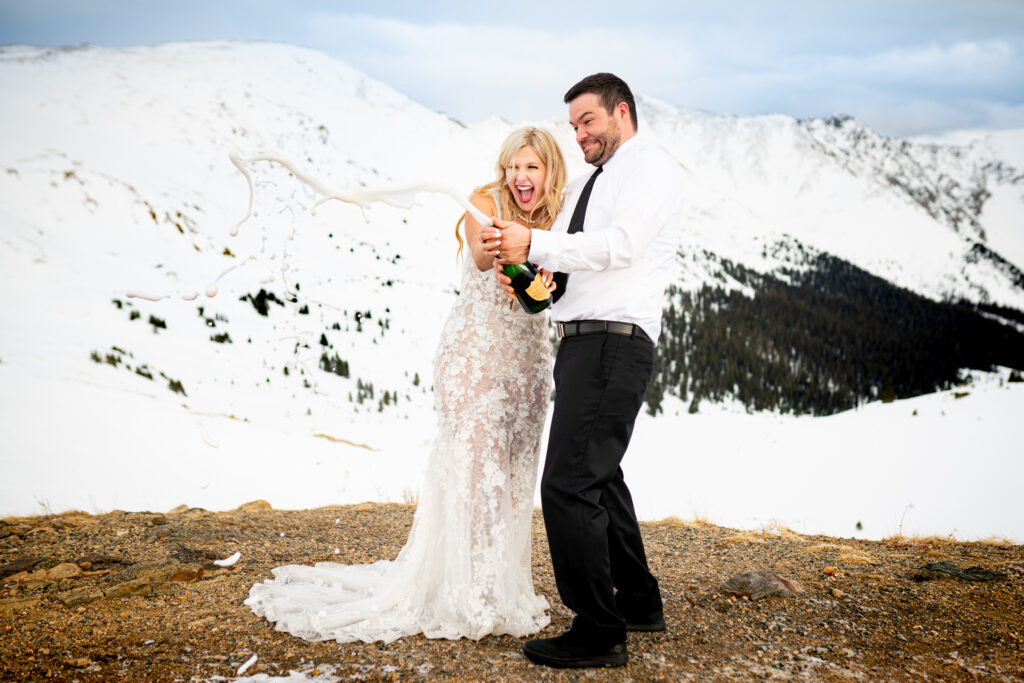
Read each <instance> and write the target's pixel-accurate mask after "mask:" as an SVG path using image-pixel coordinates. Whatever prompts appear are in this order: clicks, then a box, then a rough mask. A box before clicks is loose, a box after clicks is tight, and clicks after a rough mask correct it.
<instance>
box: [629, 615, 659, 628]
mask: <svg viewBox="0 0 1024 683" xmlns="http://www.w3.org/2000/svg"><path fill="white" fill-rule="evenodd" d="M626 630H627V631H664V630H665V615H664V614H658V615H657V616H655V617H652V618H644V619H626Z"/></svg>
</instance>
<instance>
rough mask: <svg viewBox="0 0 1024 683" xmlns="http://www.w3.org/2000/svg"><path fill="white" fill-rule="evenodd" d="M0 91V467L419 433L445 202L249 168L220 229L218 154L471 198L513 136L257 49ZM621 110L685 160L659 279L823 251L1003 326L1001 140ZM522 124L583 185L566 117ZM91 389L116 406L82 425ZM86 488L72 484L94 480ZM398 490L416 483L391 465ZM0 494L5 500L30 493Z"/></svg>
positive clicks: (427, 397) (772, 268)
mask: <svg viewBox="0 0 1024 683" xmlns="http://www.w3.org/2000/svg"><path fill="white" fill-rule="evenodd" d="M0 92H3V93H4V95H3V98H2V99H0V282H2V287H0V384H2V385H4V388H3V389H2V390H0V392H2V393H0V396H2V400H3V404H4V406H3V407H4V408H5V412H6V413H7V416H6V419H5V421H4V423H3V428H4V431H5V433H6V435H5V436H4V440H5V441H6V442H7V444H6V445H5V446H4V450H5V451H8V453H10V452H12V451H13V449H17V450H18V452H20V453H29V454H36V455H38V456H39V457H51V456H52V455H53V453H55V452H61V453H72V452H73V453H77V454H78V455H79V456H80V457H81V458H82V459H83V461H89V459H90V458H97V459H100V458H102V457H103V454H104V453H106V452H107V451H108V450H109V449H110V448H112V447H113V446H112V445H111V444H113V443H122V444H123V443H125V442H131V443H135V444H137V448H138V450H137V451H136V452H135V453H134V454H132V455H131V457H130V456H129V455H127V454H122V455H121V456H119V458H122V457H123V462H122V466H123V467H124V468H131V467H132V466H133V465H132V463H133V462H137V461H138V459H154V460H156V461H158V462H160V463H165V464H166V463H173V462H174V461H175V458H178V457H182V456H181V451H182V450H183V449H184V450H188V449H190V448H199V449H200V450H202V449H204V448H205V449H208V450H209V452H210V454H211V456H210V458H211V460H210V462H211V463H213V461H215V460H216V459H217V455H218V453H223V452H224V451H223V450H221V451H219V450H218V449H220V448H221V446H225V450H226V449H227V446H226V444H224V443H223V442H224V438H225V437H223V436H220V435H218V432H221V433H228V432H231V433H234V432H235V431H236V428H237V425H238V424H246V423H247V424H249V425H252V429H251V430H249V431H250V434H252V433H258V434H260V435H261V436H259V437H258V438H256V437H252V436H251V435H250V437H248V438H249V439H250V440H249V441H246V442H245V443H246V448H251V447H253V445H254V444H263V445H264V446H265V447H266V450H268V451H270V452H264V453H260V454H258V455H256V454H254V455H253V458H254V462H255V463H258V465H257V468H258V467H262V466H266V467H267V468H268V470H269V469H272V463H273V462H276V461H279V460H280V459H282V458H285V459H286V458H287V457H288V454H287V453H283V452H280V451H281V450H282V449H283V450H287V449H290V448H292V447H293V446H294V443H295V442H294V441H290V440H289V438H291V437H295V438H297V439H300V440H304V441H302V443H304V444H306V446H304V448H308V449H309V453H315V455H309V454H308V453H307V454H306V455H304V456H303V457H304V458H305V457H307V456H308V457H310V458H314V457H315V458H319V459H321V460H323V459H327V458H336V457H339V455H338V454H339V452H340V453H341V455H340V457H348V456H347V454H349V453H363V452H366V449H367V448H368V449H371V451H370V452H372V453H389V452H392V450H394V449H396V448H401V449H408V448H409V447H410V444H420V445H422V444H423V443H426V442H428V441H429V439H430V438H431V435H432V434H431V432H432V429H431V427H430V424H431V420H432V418H431V412H430V411H431V405H432V396H431V391H430V386H431V376H432V357H433V351H434V345H435V340H436V339H437V337H438V334H439V331H440V327H441V324H442V322H443V319H444V315H445V313H446V311H447V310H448V307H449V306H450V303H451V301H452V299H453V297H454V295H455V292H456V291H457V287H458V284H459V273H460V267H461V266H460V263H459V262H458V261H457V260H456V254H455V249H456V242H455V238H454V233H453V229H454V225H455V222H456V220H457V218H458V217H459V215H460V213H461V209H460V208H459V207H458V206H457V205H456V204H455V203H454V202H452V201H451V199H449V198H447V197H444V196H441V195H428V194H424V195H420V201H421V204H420V206H417V207H415V208H413V209H409V210H399V209H395V208H390V207H386V206H376V205H375V206H374V207H372V208H371V209H369V210H368V211H366V212H365V215H364V213H363V212H361V211H360V210H359V209H358V208H356V207H354V206H351V205H346V204H341V203H338V202H329V203H327V204H324V205H322V206H320V207H318V208H317V209H316V212H315V215H313V214H312V213H311V212H310V210H309V209H310V208H311V207H312V205H313V204H314V203H315V202H316V200H317V199H318V198H317V197H316V196H315V195H314V194H313V193H312V191H310V190H309V188H308V187H306V186H304V185H303V184H301V183H299V182H298V181H297V180H296V179H295V178H294V177H292V176H291V175H290V174H289V173H288V172H287V171H285V170H284V169H282V168H281V167H280V166H276V165H274V164H271V163H265V162H258V163H255V164H253V165H252V166H251V169H252V172H253V175H254V179H255V181H256V193H255V206H254V208H255V215H254V217H253V218H250V219H249V220H248V221H247V222H245V223H244V224H242V225H241V226H240V229H239V233H238V235H237V236H232V234H231V229H232V227H233V226H235V225H236V224H237V223H238V221H239V220H241V219H242V217H243V216H244V215H245V213H246V209H247V201H248V190H247V187H246V183H245V180H244V178H243V177H242V176H241V175H240V174H239V172H238V171H237V169H236V168H235V167H234V166H233V165H232V163H231V161H230V160H229V153H232V152H234V153H237V154H239V155H240V156H242V157H248V156H252V155H255V154H258V153H274V154H278V155H281V156H284V157H287V158H289V159H290V160H292V161H293V162H294V163H295V164H296V165H297V166H299V167H301V168H302V169H303V170H305V171H307V172H308V173H310V174H312V175H313V176H315V177H317V178H319V179H320V180H322V181H323V182H325V183H326V184H327V185H328V186H330V187H333V188H337V189H340V190H345V189H349V188H363V187H365V188H373V187H381V186H395V185H403V184H408V183H414V182H424V181H429V182H435V183H436V182H440V183H444V184H447V185H450V186H452V187H454V188H456V189H457V190H458V191H460V192H461V193H464V194H468V193H469V192H470V191H471V190H472V188H473V187H474V186H476V185H479V184H482V183H484V182H487V181H488V180H490V179H491V177H492V175H493V161H494V157H495V154H496V152H497V149H498V146H499V144H500V142H501V140H502V139H503V138H504V137H505V135H507V134H508V132H510V131H511V130H512V129H513V128H514V127H515V126H514V125H513V124H510V123H507V122H505V121H503V120H501V119H499V118H497V117H495V118H492V119H489V120H486V121H483V122H480V123H477V124H473V125H469V126H466V125H464V124H462V123H460V122H458V121H455V120H453V119H451V118H450V117H448V116H446V115H444V114H442V113H438V112H434V111H430V110H428V109H425V108H424V107H422V106H420V105H419V104H417V103H415V102H413V101H411V100H409V99H408V98H406V97H404V96H403V95H401V94H400V93H398V92H395V91H394V90H393V89H391V88H389V87H387V86H386V85H383V84H381V83H378V82H375V81H373V80H372V79H370V78H368V77H366V76H365V75H363V74H361V73H359V72H357V71H355V70H353V69H351V68H349V67H348V66H346V65H344V64H342V63H339V62H338V61H336V60H333V59H331V58H329V57H327V56H325V55H323V54H321V53H317V52H314V51H310V50H306V49H301V48H297V47H293V46H287V45H277V44H265V43H260V44H251V43H200V44H166V45H160V46H156V47H143V48H131V49H107V48H98V47H82V48H62V49H55V48H40V47H25V46H7V47H2V48H0ZM639 109H640V112H639V114H640V127H641V133H642V134H645V135H649V136H652V137H653V138H654V139H656V140H657V141H658V142H659V143H660V144H661V145H663V146H664V147H665V148H666V149H667V150H669V151H670V153H672V154H673V155H674V156H675V158H676V159H677V160H678V161H679V162H680V163H681V164H682V165H683V166H684V167H685V168H686V169H687V170H688V171H689V174H688V183H687V185H686V186H685V187H683V188H680V191H681V192H683V193H684V194H685V195H686V196H687V198H688V206H689V209H688V215H687V223H686V230H685V234H684V237H683V241H682V242H681V243H680V249H679V254H680V256H679V261H678V267H679V272H678V278H677V280H678V286H679V287H680V288H683V289H687V290H696V289H698V288H700V287H701V286H703V285H704V284H708V283H714V284H723V285H724V286H726V287H734V288H738V289H740V290H742V291H747V290H749V284H747V283H744V282H741V281H739V280H737V279H735V278H734V277H733V275H731V271H729V269H727V268H724V267H723V265H722V264H723V262H727V263H730V264H734V265H735V264H739V265H742V266H743V267H744V268H747V269H750V270H752V271H756V272H758V273H764V274H775V275H777V276H778V277H781V278H783V279H785V278H788V277H790V276H789V275H787V274H786V273H790V272H792V271H799V270H801V269H807V268H808V267H810V266H809V265H808V264H809V263H810V262H811V259H810V257H809V256H808V254H811V255H818V254H828V255H831V256H832V257H835V258H838V259H842V260H844V261H846V262H848V263H850V264H853V265H854V266H856V267H858V268H860V269H862V270H864V271H867V272H868V273H870V274H872V275H875V276H878V277H880V278H882V279H884V280H887V281H888V282H890V283H893V284H894V285H897V286H899V287H903V288H906V289H908V290H911V291H913V292H916V293H918V294H921V295H923V296H925V297H928V298H930V299H934V300H965V301H968V302H975V303H984V304H994V305H997V306H1001V307H1005V308H1007V309H1011V310H1016V311H1024V278H1022V275H1021V272H1022V270H1024V230H1022V225H1021V217H1022V215H1024V211H1022V209H1024V204H1022V202H1024V171H1022V166H1021V164H1022V163H1024V157H1022V155H1020V154H1018V153H1017V152H1012V153H1010V152H1008V153H1006V154H1004V153H1003V151H1004V149H1006V150H1019V149H1021V147H1022V145H1021V140H1024V131H1009V132H1002V133H994V134H992V135H990V136H988V137H987V138H985V139H982V140H978V141H976V142H973V143H971V144H969V145H965V146H950V145H936V144H926V143H911V142H908V141H902V140H895V139H891V138H885V137H883V136H880V135H878V134H877V133H874V132H873V131H871V130H870V129H868V128H866V127H865V126H863V125H862V124H860V123H858V122H857V121H856V120H853V119H849V118H846V117H836V118H833V119H827V120H805V121H799V120H796V119H793V118H789V117H785V116H760V117H729V116H723V115H718V114H713V113H708V112H703V111H697V110H693V109H683V108H679V107H676V106H673V105H669V104H665V103H662V102H658V101H655V100H652V99H649V98H644V97H640V105H639ZM539 125H542V126H544V127H547V128H549V129H550V130H552V131H553V132H554V133H555V134H556V136H557V137H558V139H559V141H560V143H561V144H562V149H563V151H564V153H565V155H566V158H567V160H568V162H569V166H570V172H571V174H572V175H575V174H577V173H580V172H583V171H584V170H585V165H584V164H583V162H582V159H581V155H580V152H579V150H578V148H577V146H576V144H575V142H574V140H573V136H572V131H571V129H570V127H569V126H568V124H567V123H566V122H565V121H564V120H560V121H550V122H540V123H539ZM1004 143H1005V144H1004ZM131 293H135V294H140V293H141V294H145V295H146V297H150V298H153V299H158V300H156V301H152V300H148V299H147V298H138V297H135V298H132V297H130V296H129V294H131ZM208 294H213V296H209V295H208ZM5 375H6V378H5V377H4V376H5ZM70 386H74V387H75V391H73V392H71V391H67V388H68V387H70ZM83 387H86V389H85V390H82V388H83ZM71 396H74V397H75V401H76V402H75V403H69V402H68V401H69V400H70V399H69V397H71ZM89 396H92V397H94V400H95V405H92V406H90V407H89V409H88V410H86V409H85V408H83V407H82V405H81V402H82V401H83V400H84V401H87V402H91V401H92V399H89V398H88V397H89ZM114 396H116V397H117V399H116V400H114V402H113V403H111V405H112V406H115V405H116V406H117V410H121V411H128V413H127V414H124V415H107V414H105V412H104V409H103V407H102V404H103V401H105V400H108V399H110V400H113V399H112V398H111V397H114ZM83 397H84V398H83ZM104 397H106V398H104ZM124 397H134V398H133V399H132V400H130V401H128V403H127V404H126V403H125V401H124V400H123V399H124ZM16 405H17V406H18V408H19V410H14V409H13V408H14V407H15V406H16ZM26 405H32V406H34V408H35V409H33V410H32V411H29V414H30V415H32V417H31V419H26V418H25V415H26V412H25V411H26V410H27V408H25V406H26ZM129 405H130V406H134V408H129V407H127V406H129ZM48 406H49V407H50V409H49V410H48V409H47V407H48ZM8 409H10V410H8ZM112 409H113V408H112ZM72 413H74V414H72ZM19 415H20V416H22V417H13V416H19ZM83 415H84V416H87V418H88V419H86V417H83ZM666 419H667V418H666ZM97 421H100V422H102V423H103V425H104V428H103V429H100V428H99V427H95V424H94V423H96V422H97ZM161 422H166V424H175V425H178V426H179V427H180V428H181V429H185V430H186V431H188V434H187V438H186V437H185V436H181V434H179V433H178V432H177V431H172V432H170V433H169V432H167V430H166V424H164V425H163V426H161ZM90 424H94V427H95V429H94V428H93V427H90ZM182 425H185V426H182ZM118 430H123V431H125V432H126V433H130V434H131V438H130V439H129V438H127V437H125V439H124V440H118V439H116V438H113V437H111V434H113V433H114V432H116V431H118ZM271 433H273V436H271ZM41 434H45V436H40V435H41ZM150 434H151V435H152V438H149V437H147V435H150ZM174 434H177V436H174ZM282 434H288V435H290V437H288V438H285V437H283V436H281V435H282ZM314 435H315V436H314ZM253 439H255V440H253ZM311 440H312V441H311ZM309 443H314V444H316V445H315V446H310V445H309ZM185 444H189V445H188V446H186V445H185ZM9 449H12V450H9ZM339 449H340V450H339ZM346 449H347V450H346ZM6 455H7V453H5V456H6ZM382 457H383V456H382ZM62 462H63V461H62ZM318 464H319V462H318ZM69 466H70V465H69ZM211 467H212V464H211ZM353 467H355V466H353ZM359 467H366V468H369V469H366V470H358V471H359V472H362V473H363V474H366V473H367V472H369V471H372V469H373V468H372V467H371V466H370V465H360V466H359ZM357 469H358V468H357ZM347 471H348V470H346V472H347ZM354 471H355V470H354ZM220 472H221V473H220V474H218V475H216V476H213V475H211V477H212V478H213V479H214V480H217V479H218V478H222V477H225V476H231V475H229V474H227V470H224V471H220ZM83 476H84V479H81V480H80V481H79V483H81V484H82V485H83V486H84V487H86V488H87V487H88V486H89V485H90V482H91V483H92V484H93V485H95V486H102V485H101V484H100V483H99V482H101V481H102V478H103V477H104V476H111V475H110V474H109V473H106V474H103V473H95V474H94V475H88V474H87V475H83ZM247 476H248V475H247ZM252 476H254V477H255V476H256V475H255V474H253V475H252ZM357 476H358V475H357V474H353V478H356V477H357ZM395 476H397V477H399V479H401V481H402V482H405V481H406V479H404V478H403V477H407V478H408V487H410V490H414V488H415V485H416V480H417V478H416V477H415V476H413V475H412V474H409V473H396V475H395ZM90 477H93V478H90ZM199 478H200V479H204V480H206V481H207V484H209V481H208V480H209V479H210V477H199ZM255 481H259V480H258V479H254V482H255ZM350 484H351V482H350ZM348 485H349V484H343V483H339V484H338V486H339V488H338V489H337V491H338V498H339V499H342V498H344V495H343V494H342V491H343V489H344V487H345V486H348ZM351 485H352V486H353V487H355V486H356V485H355V484H351ZM403 485H405V484H404V483H403ZM11 486H12V487H14V488H12V489H10V490H6V491H4V497H5V498H6V496H8V495H11V496H14V495H15V488H17V490H18V491H19V493H18V494H17V495H18V496H21V498H19V501H20V500H23V499H24V497H25V495H38V494H26V493H25V491H24V490H23V489H24V482H20V483H19V482H14V483H12V484H11ZM254 486H255V484H254ZM154 487H155V488H156V489H158V488H159V482H154ZM41 490H42V489H41ZM350 490H353V491H354V490H356V489H355V488H353V489H350ZM125 495H126V496H127V494H125ZM253 495H254V497H255V496H256V495H258V493H257V492H255V491H254V494H253ZM44 497H45V494H44ZM117 504H119V503H118V502H117V501H114V502H112V501H109V500H103V501H98V502H97V506H98V507H109V506H113V505H117ZM19 505H21V503H20V502H19V503H18V504H17V505H14V504H12V505H10V506H8V505H6V504H5V505H4V506H3V507H4V508H6V510H3V509H0V512H4V511H19V509H20V508H19V507H18V506H19ZM21 511H24V510H21Z"/></svg>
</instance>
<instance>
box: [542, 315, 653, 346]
mask: <svg viewBox="0 0 1024 683" xmlns="http://www.w3.org/2000/svg"><path fill="white" fill-rule="evenodd" d="M555 326H556V327H557V328H558V338H559V339H562V338H563V337H575V336H576V335H578V334H597V333H600V332H610V333H611V334H621V335H625V336H627V337H633V338H636V339H643V340H644V341H651V338H650V337H648V336H647V333H646V332H644V330H643V328H642V327H640V326H639V325H634V324H633V323H617V322H614V321H611V320H572V321H570V322H567V323H555Z"/></svg>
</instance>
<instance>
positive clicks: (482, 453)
mask: <svg viewBox="0 0 1024 683" xmlns="http://www.w3.org/2000/svg"><path fill="white" fill-rule="evenodd" d="M547 318H548V316H547V313H546V312H545V313H540V314H537V315H529V314H527V313H525V312H524V311H523V310H522V308H521V307H520V306H519V304H518V303H517V304H515V306H514V307H512V308H510V307H509V300H508V298H507V297H506V296H505V295H504V294H503V293H502V292H501V290H500V288H499V287H498V285H497V282H496V281H495V280H494V274H493V272H491V271H487V272H483V273H481V272H480V271H478V270H477V268H476V265H475V264H474V263H473V259H472V258H466V259H465V268H464V272H463V276H462V286H461V290H460V294H459V296H458V299H457V300H456V302H455V305H454V307H453V308H452V310H451V313H450V314H449V316H448V320H447V322H446V323H445V326H444V331H443V332H442V333H441V341H440V344H439V345H438V349H437V355H436V357H435V361H434V397H435V409H436V411H437V417H438V422H439V425H438V432H437V438H436V440H435V442H434V446H433V449H432V450H431V452H430V459H429V461H428V464H427V473H426V477H425V480H424V482H423V487H422V489H421V490H420V494H419V505H418V507H417V508H416V516H415V518H414V521H413V526H412V531H411V532H410V533H409V539H408V541H406V544H405V547H404V548H402V550H401V552H399V554H398V557H397V558H396V559H395V560H393V561H392V560H381V561H379V562H376V563H374V564H367V565H342V564H336V563H333V562H321V563H319V564H317V565H315V566H313V567H309V566H298V565H289V566H285V567H278V568H276V569H274V570H273V573H274V578H273V579H272V580H268V581H266V582H264V583H262V584H257V585H255V586H253V587H252V589H251V590H250V592H249V598H248V599H247V600H246V601H245V604H247V605H249V606H250V607H251V608H252V610H253V612H255V613H256V614H257V615H260V616H264V617H266V618H267V619H269V620H270V621H272V622H274V623H275V625H276V628H277V630H279V631H286V632H288V633H291V634H293V635H296V636H299V637H300V638H305V639H307V640H337V641H338V642H350V641H357V640H362V641H366V642H373V641H385V642H390V641H393V640H395V639H397V638H401V637H403V636H408V635H414V634H418V633H423V634H424V635H425V636H427V637H428V638H452V639H455V638H463V637H464V638H471V639H474V640H477V639H480V638H482V637H483V636H485V635H489V634H493V635H500V634H508V635H512V636H516V637H522V636H525V635H528V634H531V633H536V632H537V631H539V630H540V629H542V628H544V626H546V625H547V624H548V622H549V617H548V615H547V613H546V610H547V608H548V603H547V600H545V599H544V598H543V597H541V596H538V595H536V594H535V593H534V589H533V578H532V574H531V571H530V541H531V536H532V533H531V528H530V525H531V519H532V513H533V491H534V485H535V482H536V476H537V459H538V455H539V446H540V437H541V430H542V429H543V427H544V418H545V415H546V412H547V406H548V401H549V398H550V393H551V345H550V342H549V339H548V327H547Z"/></svg>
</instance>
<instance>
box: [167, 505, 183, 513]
mask: <svg viewBox="0 0 1024 683" xmlns="http://www.w3.org/2000/svg"><path fill="white" fill-rule="evenodd" d="M187 511H188V505H185V504H184V503H182V504H181V505H175V506H174V507H172V508H171V509H170V510H168V511H167V514H169V515H180V514H181V513H182V512H187Z"/></svg>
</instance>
